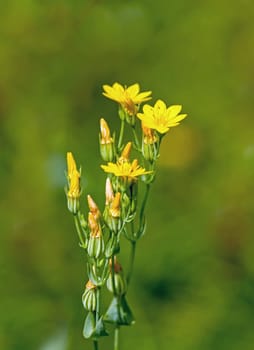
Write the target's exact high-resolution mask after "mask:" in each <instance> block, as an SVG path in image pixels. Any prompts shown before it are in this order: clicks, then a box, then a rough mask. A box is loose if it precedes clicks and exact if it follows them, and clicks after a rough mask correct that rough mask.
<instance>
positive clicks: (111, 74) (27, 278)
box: [0, 0, 254, 350]
mask: <svg viewBox="0 0 254 350" xmlns="http://www.w3.org/2000/svg"><path fill="white" fill-rule="evenodd" d="M253 13H254V5H253V2H252V1H251V0H249V1H248V0H242V1H227V0H224V1H221V0H207V1H200V0H196V1H188V0H172V1H163V0H157V1H152V0H137V1H119V0H118V1H117V0H109V1H99V0H98V1H92V0H91V1H85V0H75V1H71V0H50V1H47V0H45V1H39V0H38V1H33V0H22V1H20V0H10V1H1V5H0V17H1V21H0V72H1V74H0V123H1V129H0V146H1V147H0V164H1V166H0V189H1V190H0V191H1V196H0V218H1V234H0V278H1V282H0V305H1V311H0V349H3V350H23V349H26V350H79V349H92V344H91V343H90V342H89V341H85V340H84V339H83V338H82V327H83V321H84V317H85V312H84V309H83V307H82V304H81V294H82V291H83V288H84V283H85V281H86V276H85V261H84V257H83V256H82V252H81V250H80V249H79V247H78V245H77V236H76V232H75V230H74V225H73V221H72V217H71V215H70V214H69V213H68V212H67V209H66V201H65V194H64V190H63V187H64V185H65V175H64V169H65V154H66V151H68V150H71V151H73V152H74V154H75V155H76V158H77V161H78V163H79V164H80V165H81V166H82V169H83V175H84V183H83V184H84V188H85V192H89V193H91V194H92V195H93V196H94V198H96V200H97V202H99V203H100V204H102V203H103V196H104V189H103V187H104V185H103V184H104V178H105V176H104V174H103V173H102V171H101V170H100V169H99V164H100V159H99V150H98V122H99V118H100V117H101V116H103V117H104V118H106V119H107V120H108V121H109V123H110V126H111V128H112V129H113V128H114V127H116V126H117V125H118V119H117V116H116V109H117V107H116V105H115V104H114V103H112V102H111V101H109V100H107V99H105V98H104V97H103V96H102V94H101V93H102V84H105V83H108V84H112V83H113V82H115V81H118V82H120V83H122V84H127V85H129V84H132V83H135V82H139V83H140V85H141V87H142V90H150V89H151V90H152V91H153V97H154V99H157V98H162V99H164V100H165V101H167V103H168V104H174V103H177V104H182V105H183V107H184V112H186V113H188V115H189V117H188V118H187V119H186V120H185V121H184V122H183V123H182V125H181V127H178V128H175V129H172V130H171V131H170V132H169V134H168V135H167V136H166V138H165V139H164V143H163V146H162V150H161V157H160V160H159V172H158V176H157V179H156V183H155V184H154V187H153V191H152V193H151V198H150V203H149V205H148V217H149V222H148V230H147V234H146V235H145V236H144V237H143V238H142V240H141V241H140V242H139V247H138V255H137V260H136V265H135V274H134V276H133V280H132V287H131V291H130V295H129V302H130V304H131V305H132V307H133V309H134V310H135V316H136V320H137V321H136V324H135V326H133V327H129V328H126V329H123V331H122V340H123V338H125V340H124V342H123V343H122V347H121V350H127V349H130V348H133V349H146V350H156V349H160V350H167V349H172V350H193V349H195V350H213V349H215V348H216V349H218V350H227V349H230V350H238V349H245V350H253V347H254V345H253V344H254V332H253V323H254V259H253V252H254V248H253V243H254V239H253V229H254V222H253V214H254V199H253V197H254V181H253V178H254V121H253V110H254V98H253V89H254V64H253V62H254V46H253V43H254V25H253ZM251 14H252V15H251ZM100 183H101V186H100V185H99V184H100ZM123 258H124V257H123ZM124 333H125V336H124ZM101 348H102V350H106V349H110V348H112V343H111V341H110V340H106V343H105V345H104V346H102V347H101Z"/></svg>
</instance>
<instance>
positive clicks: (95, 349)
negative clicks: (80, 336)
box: [93, 339, 99, 350]
mask: <svg viewBox="0 0 254 350" xmlns="http://www.w3.org/2000/svg"><path fill="white" fill-rule="evenodd" d="M93 347H94V350H99V343H98V340H95V339H94V341H93Z"/></svg>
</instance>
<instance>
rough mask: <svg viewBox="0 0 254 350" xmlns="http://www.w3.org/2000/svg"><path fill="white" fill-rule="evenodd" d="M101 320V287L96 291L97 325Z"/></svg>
mask: <svg viewBox="0 0 254 350" xmlns="http://www.w3.org/2000/svg"><path fill="white" fill-rule="evenodd" d="M99 318H100V287H97V289H96V313H95V321H96V323H97V322H98V321H99Z"/></svg>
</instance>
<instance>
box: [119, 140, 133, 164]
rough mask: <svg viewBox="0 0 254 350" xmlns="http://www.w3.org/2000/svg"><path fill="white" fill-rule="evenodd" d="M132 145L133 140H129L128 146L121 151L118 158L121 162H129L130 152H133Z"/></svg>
mask: <svg viewBox="0 0 254 350" xmlns="http://www.w3.org/2000/svg"><path fill="white" fill-rule="evenodd" d="M131 146H132V143H131V142H128V143H127V144H126V146H125V147H124V149H123V151H122V153H121V156H120V158H119V160H118V162H119V163H124V162H128V161H129V159H130V153H131Z"/></svg>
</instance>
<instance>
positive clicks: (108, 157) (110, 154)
mask: <svg viewBox="0 0 254 350" xmlns="http://www.w3.org/2000/svg"><path fill="white" fill-rule="evenodd" d="M100 130H101V133H100V135H99V138H100V153H101V157H102V159H103V160H105V161H106V162H112V161H113V159H114V157H115V149H114V144H115V142H114V139H113V138H112V137H111V136H110V129H109V127H108V124H107V122H106V121H105V120H104V119H103V118H101V120H100Z"/></svg>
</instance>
